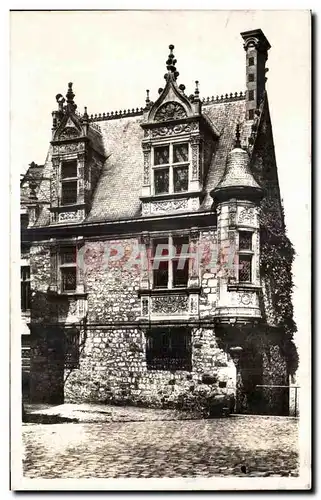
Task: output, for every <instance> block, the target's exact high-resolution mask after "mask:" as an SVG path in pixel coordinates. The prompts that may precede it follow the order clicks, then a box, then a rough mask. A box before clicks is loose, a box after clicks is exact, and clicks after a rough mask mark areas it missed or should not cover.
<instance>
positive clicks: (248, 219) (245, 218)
mask: <svg viewBox="0 0 321 500" xmlns="http://www.w3.org/2000/svg"><path fill="white" fill-rule="evenodd" d="M238 223H239V224H254V223H255V209H254V208H253V207H250V208H243V210H242V211H241V212H240V213H239V216H238Z"/></svg>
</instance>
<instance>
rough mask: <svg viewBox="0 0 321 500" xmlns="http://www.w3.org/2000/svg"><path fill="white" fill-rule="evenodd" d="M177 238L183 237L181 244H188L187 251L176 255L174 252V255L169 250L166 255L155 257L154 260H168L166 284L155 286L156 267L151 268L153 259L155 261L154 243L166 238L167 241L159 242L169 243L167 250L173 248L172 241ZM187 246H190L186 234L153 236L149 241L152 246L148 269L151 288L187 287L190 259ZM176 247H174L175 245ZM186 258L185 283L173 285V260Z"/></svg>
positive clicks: (179, 288) (178, 288) (176, 288)
mask: <svg viewBox="0 0 321 500" xmlns="http://www.w3.org/2000/svg"><path fill="white" fill-rule="evenodd" d="M178 239H184V240H185V242H184V243H183V244H187V245H188V252H187V253H180V254H179V256H177V255H176V252H175V255H172V254H171V252H169V254H168V255H165V256H160V257H157V258H156V260H158V261H160V262H161V261H163V262H168V268H167V269H168V271H167V273H168V277H167V286H166V287H161V286H158V287H155V274H154V273H155V271H157V269H154V268H153V265H154V261H155V256H154V244H155V243H157V242H161V241H162V240H167V243H160V244H165V245H166V244H167V245H169V250H171V251H172V250H173V247H174V241H175V240H178ZM189 247H190V241H189V237H188V235H168V236H164V237H161V236H160V237H158V238H156V237H155V238H153V239H152V241H151V248H152V252H151V257H150V260H151V262H150V264H151V265H150V269H151V280H150V281H151V288H152V290H182V289H183V290H184V289H186V288H187V287H188V281H189V268H190V260H191V256H190V253H189ZM175 248H176V247H175ZM184 257H185V259H186V260H187V280H186V284H184V285H181V286H175V285H174V266H173V262H177V261H179V260H180V259H181V258H184ZM185 265H186V263H185Z"/></svg>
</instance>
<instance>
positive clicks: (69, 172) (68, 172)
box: [61, 160, 77, 179]
mask: <svg viewBox="0 0 321 500" xmlns="http://www.w3.org/2000/svg"><path fill="white" fill-rule="evenodd" d="M72 177H77V160H74V161H66V162H65V161H64V162H63V163H62V165H61V178H62V179H68V178H72Z"/></svg>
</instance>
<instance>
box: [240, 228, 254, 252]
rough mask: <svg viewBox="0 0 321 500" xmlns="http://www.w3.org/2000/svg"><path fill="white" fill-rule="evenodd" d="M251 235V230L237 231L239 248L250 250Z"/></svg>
mask: <svg viewBox="0 0 321 500" xmlns="http://www.w3.org/2000/svg"><path fill="white" fill-rule="evenodd" d="M252 235H253V233H252V232H251V231H240V232H239V250H252Z"/></svg>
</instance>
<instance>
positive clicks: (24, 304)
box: [20, 266, 31, 311]
mask: <svg viewBox="0 0 321 500" xmlns="http://www.w3.org/2000/svg"><path fill="white" fill-rule="evenodd" d="M20 288H21V310H22V311H29V310H30V298H31V294H30V266H21V268H20Z"/></svg>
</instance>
